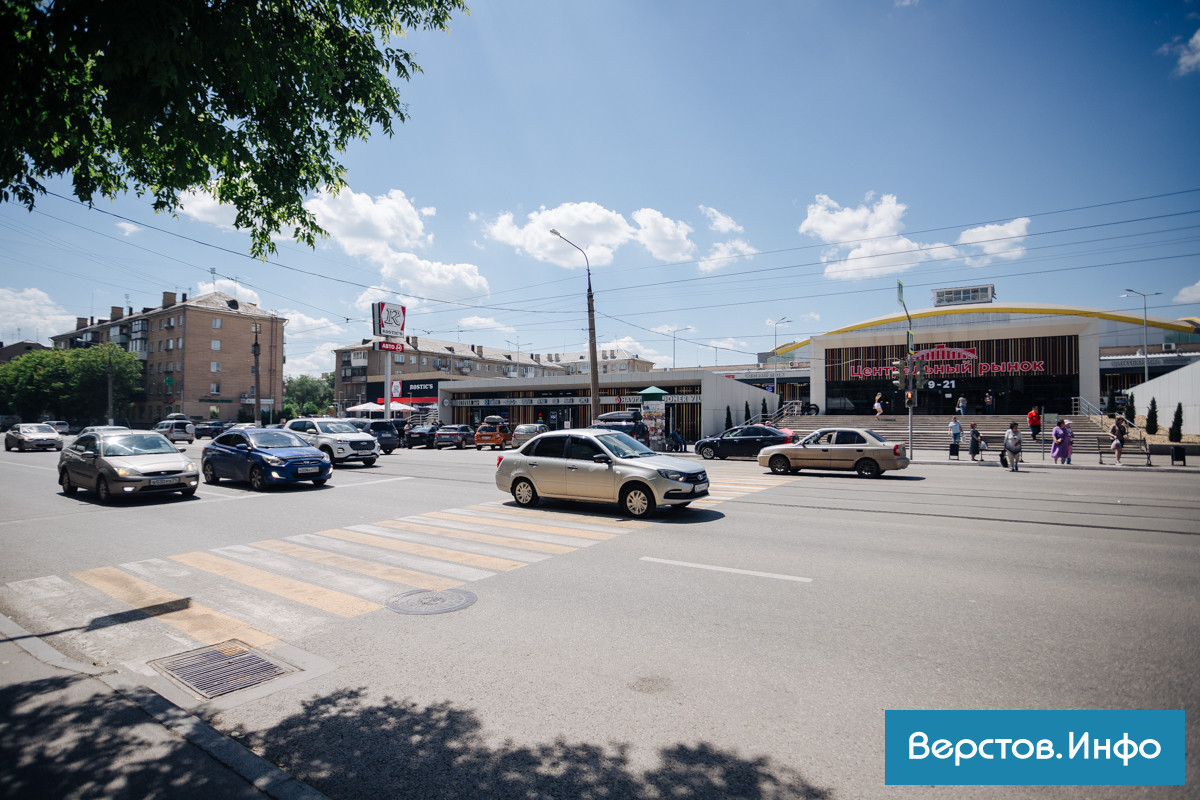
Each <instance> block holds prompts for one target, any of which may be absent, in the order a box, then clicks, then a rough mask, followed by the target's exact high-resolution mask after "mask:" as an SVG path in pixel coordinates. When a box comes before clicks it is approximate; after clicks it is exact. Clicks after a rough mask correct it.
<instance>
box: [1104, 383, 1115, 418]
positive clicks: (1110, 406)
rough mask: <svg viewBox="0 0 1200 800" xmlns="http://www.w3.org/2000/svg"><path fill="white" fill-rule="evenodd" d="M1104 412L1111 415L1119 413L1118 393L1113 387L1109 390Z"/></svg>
mask: <svg viewBox="0 0 1200 800" xmlns="http://www.w3.org/2000/svg"><path fill="white" fill-rule="evenodd" d="M1104 413H1105V414H1109V415H1112V414H1115V413H1117V393H1116V391H1114V390H1113V389H1109V390H1108V403H1107V404H1105V406H1104Z"/></svg>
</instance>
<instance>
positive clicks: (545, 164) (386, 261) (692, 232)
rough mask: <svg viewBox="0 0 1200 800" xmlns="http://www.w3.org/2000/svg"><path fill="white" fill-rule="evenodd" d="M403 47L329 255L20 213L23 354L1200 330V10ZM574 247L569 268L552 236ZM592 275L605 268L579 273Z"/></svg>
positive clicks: (511, 4) (321, 246)
mask: <svg viewBox="0 0 1200 800" xmlns="http://www.w3.org/2000/svg"><path fill="white" fill-rule="evenodd" d="M399 45H400V46H402V47H405V48H407V49H410V50H411V51H413V52H414V53H415V55H416V60H417V63H418V64H420V66H421V68H422V70H423V72H422V73H419V74H417V75H415V76H414V78H413V79H412V81H410V82H408V83H406V84H403V85H402V87H401V91H402V95H403V99H404V101H405V102H406V103H407V104H408V115H409V118H408V120H407V121H406V122H404V123H403V124H400V125H398V126H397V128H396V133H395V135H394V136H393V137H391V138H387V137H385V136H382V135H377V136H375V137H373V138H371V139H370V140H369V141H367V142H356V143H354V144H353V145H352V146H351V148H350V149H349V150H348V151H347V152H345V153H344V154H342V156H341V159H342V161H343V163H344V164H345V166H346V167H347V169H348V181H349V188H348V189H345V190H343V191H342V192H341V193H340V194H338V195H336V196H334V195H330V194H323V193H321V194H316V195H314V196H313V197H311V198H310V199H309V201H308V204H307V205H308V207H309V208H310V209H311V210H312V211H313V213H314V214H315V215H316V217H317V219H318V221H319V223H320V224H321V225H322V226H323V227H324V228H325V229H326V230H327V231H328V233H329V236H328V238H326V239H324V240H322V241H321V242H320V243H318V245H317V247H316V248H315V249H309V248H307V247H305V246H304V245H301V244H299V243H296V242H294V241H288V240H280V241H279V242H278V243H277V244H278V253H277V254H276V255H274V256H271V257H269V258H268V259H266V260H265V261H261V260H256V259H254V258H252V257H250V255H249V250H250V241H249V237H248V236H247V235H246V233H244V232H241V231H237V230H235V229H234V228H233V227H232V225H231V222H232V219H233V214H232V213H231V212H230V211H229V210H228V209H225V208H222V207H219V206H217V205H215V204H214V203H213V201H211V200H210V199H208V198H207V197H205V196H203V195H200V196H196V197H191V198H188V200H187V202H186V203H185V207H184V208H183V209H182V210H181V211H180V212H179V213H178V214H177V215H176V216H175V217H172V216H170V215H167V214H155V213H154V211H153V209H152V208H151V205H150V202H149V201H148V200H147V199H146V198H139V197H136V196H134V195H128V196H123V197H121V198H119V199H118V200H116V201H108V200H105V199H97V200H96V202H95V205H94V206H93V207H92V208H89V207H88V206H86V205H84V204H81V203H79V202H77V201H75V200H74V199H71V198H70V184H69V180H67V179H55V180H52V181H50V182H49V184H48V186H49V188H50V190H51V192H53V194H50V195H47V196H45V197H42V198H40V199H39V201H38V203H37V206H36V208H35V210H34V211H33V212H29V211H27V210H26V209H25V208H24V207H23V206H20V205H18V204H14V203H12V202H6V203H0V341H4V342H12V341H16V340H19V339H35V340H37V341H41V342H43V343H45V344H49V337H50V336H51V335H52V334H56V333H62V332H64V331H68V330H71V329H73V328H74V324H75V318H76V317H96V318H102V317H103V318H107V317H108V315H109V309H110V307H111V306H133V307H134V308H135V310H140V309H141V308H143V307H155V306H158V305H159V304H160V303H161V298H162V292H163V291H175V292H178V293H183V292H187V293H189V296H194V295H197V294H200V293H202V292H205V291H209V290H212V289H213V288H216V289H218V290H220V291H224V292H226V293H227V294H230V295H234V296H236V297H238V298H241V299H244V300H249V301H251V302H257V303H258V304H259V305H260V306H262V307H263V308H266V309H268V310H270V311H274V312H276V313H278V314H280V315H283V316H285V317H287V318H288V323H287V327H286V329H285V330H286V352H287V364H286V367H285V374H288V375H300V374H307V375H314V376H315V375H319V374H320V373H322V372H328V371H331V370H332V369H333V368H334V357H333V354H332V352H331V350H332V349H333V348H335V347H339V346H345V345H348V344H352V343H355V342H357V341H358V340H360V339H362V338H365V337H368V336H370V335H371V317H370V304H371V302H373V301H376V300H388V301H390V302H400V303H402V304H404V305H406V307H407V309H408V317H407V329H408V332H409V333H410V334H415V335H418V336H428V337H431V338H435V339H441V340H446V341H461V342H463V343H470V344H482V345H484V346H491V347H499V348H505V349H509V350H520V351H521V352H523V353H527V352H540V353H553V352H573V351H583V350H586V347H587V316H586V297H585V295H586V287H587V273H586V270H585V267H588V266H590V271H591V280H592V285H593V288H594V293H595V306H596V330H597V338H598V341H599V343H600V344H599V346H600V347H601V348H612V347H623V348H626V349H628V350H630V351H631V352H634V353H637V354H639V355H641V356H643V357H645V358H648V359H650V360H652V361H654V362H655V364H656V365H657V366H659V367H670V366H672V365H675V366H680V367H689V366H715V365H722V366H727V365H737V364H753V363H754V362H755V361H756V359H757V356H756V354H757V353H760V352H763V351H766V350H770V349H771V348H772V347H773V346H775V344H776V342H778V343H779V344H784V343H786V342H790V341H800V340H804V339H807V338H808V337H809V336H812V335H814V334H820V333H824V332H826V331H830V330H835V329H837V328H839V327H843V326H846V325H852V324H855V323H857V322H861V321H863V320H866V319H870V318H873V317H877V316H881V315H884V314H889V313H893V312H895V311H897V310H898V306H897V304H896V282H897V280H901V281H903V282H904V284H905V299H906V302H907V305H908V307H909V309H910V310H916V309H919V308H927V307H929V306H930V305H932V300H931V297H932V291H933V290H934V289H937V288H945V287H951V286H971V285H979V284H992V285H994V286H995V288H996V295H997V297H998V299H999V301H1000V302H1004V303H1021V302H1046V303H1060V304H1068V305H1078V306H1085V307H1089V308H1099V309H1110V310H1127V311H1136V312H1138V313H1140V312H1141V309H1142V301H1141V298H1140V297H1138V296H1130V297H1125V298H1122V297H1121V295H1122V294H1126V293H1127V292H1126V289H1130V288H1131V289H1134V290H1137V291H1140V292H1144V293H1147V294H1151V293H1157V294H1153V295H1152V296H1150V297H1149V298H1147V304H1148V307H1149V313H1150V314H1151V315H1152V316H1159V317H1165V318H1171V319H1174V318H1179V317H1185V316H1200V235H1198V233H1200V0H1190V1H1188V0H1177V1H1176V2H1154V1H1153V0H1141V1H1139V2H1133V3H1131V2H1118V1H1116V0H1087V2H1083V1H1082V0H1080V1H1072V0H1062V2H1053V3H1046V2H1044V0H1008V2H1004V3H980V2H976V0H791V1H789V2H782V1H781V2H770V1H767V0H764V2H761V3H754V4H750V5H747V4H744V3H732V2H716V1H715V0H689V2H682V1H681V0H679V1H677V0H664V1H663V2H655V3H644V2H628V1H625V0H579V1H578V2H570V3H561V2H548V0H542V1H541V2H535V1H534V0H505V2H502V3H501V2H487V1H486V0H484V1H483V2H479V1H478V0H477V2H475V3H474V4H472V8H471V12H470V14H469V15H457V16H455V18H454V19H453V21H452V23H451V27H450V30H449V32H448V33H443V32H413V33H411V34H409V35H408V36H407V37H405V38H404V39H402V40H400V41H399ZM552 228H554V229H557V230H558V231H560V232H561V233H562V235H563V236H564V237H566V239H568V240H569V241H570V242H572V243H574V244H575V245H577V246H578V248H580V249H582V251H583V252H582V253H581V252H580V249H576V248H574V247H572V246H571V245H570V244H568V243H566V242H564V241H563V240H561V239H559V238H557V237H555V236H553V235H552V234H551V233H550V229H552ZM585 257H586V260H587V261H586V264H585Z"/></svg>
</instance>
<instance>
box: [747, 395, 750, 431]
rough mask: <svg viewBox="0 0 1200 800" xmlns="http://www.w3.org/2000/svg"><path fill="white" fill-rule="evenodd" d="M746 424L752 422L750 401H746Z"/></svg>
mask: <svg viewBox="0 0 1200 800" xmlns="http://www.w3.org/2000/svg"><path fill="white" fill-rule="evenodd" d="M746 424H747V425H749V424H750V401H749V400H747V401H746Z"/></svg>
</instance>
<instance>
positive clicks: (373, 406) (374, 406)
mask: <svg viewBox="0 0 1200 800" xmlns="http://www.w3.org/2000/svg"><path fill="white" fill-rule="evenodd" d="M395 405H396V404H395V403H392V407H393V409H394V408H395ZM346 410H347V411H354V412H362V411H383V405H382V404H381V403H363V404H361V405H357V406H350V407H349V408H347V409H346Z"/></svg>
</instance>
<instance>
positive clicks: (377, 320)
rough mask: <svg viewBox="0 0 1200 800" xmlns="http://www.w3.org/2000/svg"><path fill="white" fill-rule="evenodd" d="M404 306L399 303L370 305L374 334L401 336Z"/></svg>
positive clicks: (402, 332) (402, 333)
mask: <svg viewBox="0 0 1200 800" xmlns="http://www.w3.org/2000/svg"><path fill="white" fill-rule="evenodd" d="M404 316H405V308H404V306H402V305H400V304H399V303H387V302H379V303H374V304H372V305H371V326H372V331H373V332H374V334H375V335H376V336H403V335H404Z"/></svg>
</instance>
